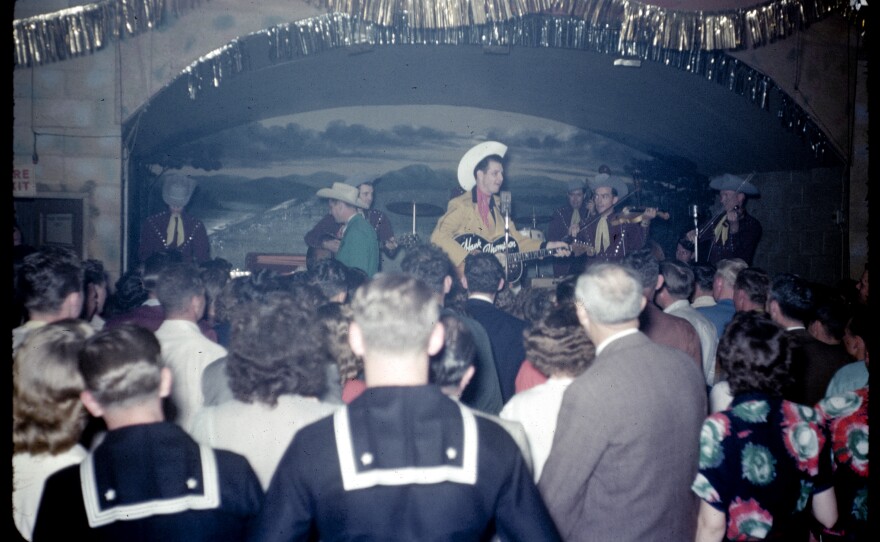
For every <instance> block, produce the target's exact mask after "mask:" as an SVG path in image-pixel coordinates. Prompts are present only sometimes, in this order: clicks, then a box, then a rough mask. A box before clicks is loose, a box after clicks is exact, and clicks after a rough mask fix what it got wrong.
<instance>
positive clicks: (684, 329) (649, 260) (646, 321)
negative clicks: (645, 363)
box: [623, 248, 703, 370]
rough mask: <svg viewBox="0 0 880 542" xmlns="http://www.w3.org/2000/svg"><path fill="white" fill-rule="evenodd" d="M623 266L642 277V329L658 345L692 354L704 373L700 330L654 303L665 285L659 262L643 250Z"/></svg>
mask: <svg viewBox="0 0 880 542" xmlns="http://www.w3.org/2000/svg"><path fill="white" fill-rule="evenodd" d="M623 265H625V266H626V267H629V268H630V269H632V270H634V271H635V272H636V274H637V275H638V276H639V278H640V280H641V284H642V294H643V295H644V296H645V298H646V299H647V300H648V302H647V303H646V304H645V308H644V309H643V310H642V313H641V314H640V315H639V330H641V332H642V333H644V334H645V335H647V336H648V338H649V339H651V340H652V341H654V342H655V343H657V344H663V345H666V346H671V347H673V348H677V349H679V350H681V351H682V352H684V353H685V354H687V355H689V356H690V357H691V359H693V360H694V363H696V364H697V367H700V369H701V370H702V368H703V353H702V349H701V348H702V345H701V344H700V336H699V335H698V334H697V330H696V329H695V328H694V326H693V325H692V324H691V323H690V322H688V321H687V320H685V319H684V318H681V317H679V316H674V315H672V314H667V313H665V312H663V310H662V309H661V308H660V307H658V306H657V304H655V303H654V302H653V301H651V300H652V299H654V295H655V292H656V291H657V290H658V289H659V288H660V287H661V286H662V284H663V279H662V277H661V275H660V263H659V262H658V261H657V258H655V257H654V255H653V254H651V249H648V248H643V249H639V250H637V251H635V252H630V253H629V254H627V255H626V256H625V257H624V258H623Z"/></svg>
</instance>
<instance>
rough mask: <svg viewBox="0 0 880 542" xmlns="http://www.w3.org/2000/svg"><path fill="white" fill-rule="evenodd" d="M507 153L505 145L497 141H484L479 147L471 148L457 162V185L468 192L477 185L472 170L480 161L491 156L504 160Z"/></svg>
mask: <svg viewBox="0 0 880 542" xmlns="http://www.w3.org/2000/svg"><path fill="white" fill-rule="evenodd" d="M506 152H507V145H505V144H504V143H499V142H497V141H484V142H482V143H480V144H479V145H475V146H473V147H471V149H470V150H469V151H467V152H466V153H464V156H462V157H461V161H459V162H458V184H459V185H460V186H461V187H462V188H464V189H465V190H470V189H471V188H473V187H474V185H475V184H477V180H476V178H475V177H474V168H476V167H477V164H479V163H480V161H481V160H482V159H483V158H485V157H487V156H492V155H493V154H495V155H497V156H500V157H502V158H504V154H505V153H506Z"/></svg>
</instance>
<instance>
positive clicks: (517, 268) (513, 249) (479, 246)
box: [455, 233, 523, 282]
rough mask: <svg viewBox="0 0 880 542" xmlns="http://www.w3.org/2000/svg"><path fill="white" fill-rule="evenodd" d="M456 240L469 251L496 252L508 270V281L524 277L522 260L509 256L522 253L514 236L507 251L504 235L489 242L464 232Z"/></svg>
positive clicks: (508, 244)
mask: <svg viewBox="0 0 880 542" xmlns="http://www.w3.org/2000/svg"><path fill="white" fill-rule="evenodd" d="M455 242H456V243H458V245H459V246H460V247H461V248H463V249H465V250H467V251H468V252H474V251H479V252H486V253H488V254H494V255H495V256H496V257H497V258H498V261H499V262H501V265H502V266H503V267H504V269H505V270H506V272H507V279H506V280H507V282H516V281H518V280H519V279H520V278H522V272H523V266H522V262H521V261H519V260H517V259H516V258H510V257H509V256H510V255H511V254H519V253H520V252H519V244H518V243H517V242H516V239H514V238H513V237H511V238H510V240H509V241H508V243H507V251H505V250H504V247H505V243H504V237H499V238H498V239H495V240H494V241H492V242H489V241H487V240H485V239H483V238H482V237H480V236H479V235H475V234H472V233H463V234H461V235H459V236H457V237H456V238H455Z"/></svg>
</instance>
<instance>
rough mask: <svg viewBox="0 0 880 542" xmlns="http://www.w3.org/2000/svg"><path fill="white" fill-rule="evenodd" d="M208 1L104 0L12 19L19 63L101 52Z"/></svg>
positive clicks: (48, 61)
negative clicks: (115, 43) (113, 42)
mask: <svg viewBox="0 0 880 542" xmlns="http://www.w3.org/2000/svg"><path fill="white" fill-rule="evenodd" d="M206 1H208V0H104V1H103V2H97V3H94V4H86V5H83V6H78V7H73V8H68V9H63V10H60V11H55V12H52V13H46V14H43V15H36V16H34V17H28V18H25V19H16V20H14V21H12V39H13V44H14V47H15V59H14V60H15V65H16V66H35V65H37V66H38V65H41V64H47V63H50V62H58V61H61V60H67V59H69V58H74V57H78V56H82V55H86V54H92V53H94V52H96V51H100V50H101V49H103V48H104V47H106V46H107V44H108V43H110V42H111V41H113V40H119V39H123V38H126V37H129V36H136V35H138V34H141V33H143V32H146V31H148V30H151V29H153V28H156V27H158V26H160V25H162V24H163V23H164V22H165V20H166V19H167V17H168V16H169V15H174V16H179V15H180V14H181V13H182V12H183V11H185V10H189V9H192V8H193V7H196V6H198V5H200V4H202V3H203V2H206Z"/></svg>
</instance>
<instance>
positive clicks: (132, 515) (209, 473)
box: [79, 445, 220, 528]
mask: <svg viewBox="0 0 880 542" xmlns="http://www.w3.org/2000/svg"><path fill="white" fill-rule="evenodd" d="M199 452H200V457H201V464H202V480H203V483H204V489H203V491H202V493H200V494H192V495H183V496H180V497H175V498H173V499H165V500H153V501H145V502H140V503H134V504H126V505H120V506H113V507H111V508H107V509H106V510H102V509H101V504H100V502H101V501H100V499H101V496H100V494H99V490H98V484H97V480H96V479H95V465H94V459H95V456H94V453H90V454H89V456H88V457H87V458H86V459H85V460H83V462H82V463H80V467H79V475H80V485H81V487H82V494H83V504H84V505H85V509H86V516H87V517H88V520H89V527H92V528H95V527H101V526H103V525H109V524H110V523H114V522H116V521H125V520H134V519H143V518H148V517H151V516H156V515H163V514H176V513H178V512H183V511H186V510H211V509H214V508H217V507H218V506H220V476H219V474H218V473H217V461H216V458H215V457H214V451H213V450H212V449H211V448H209V447H208V446H203V445H200V446H199ZM181 483H183V481H182V480H181Z"/></svg>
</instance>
